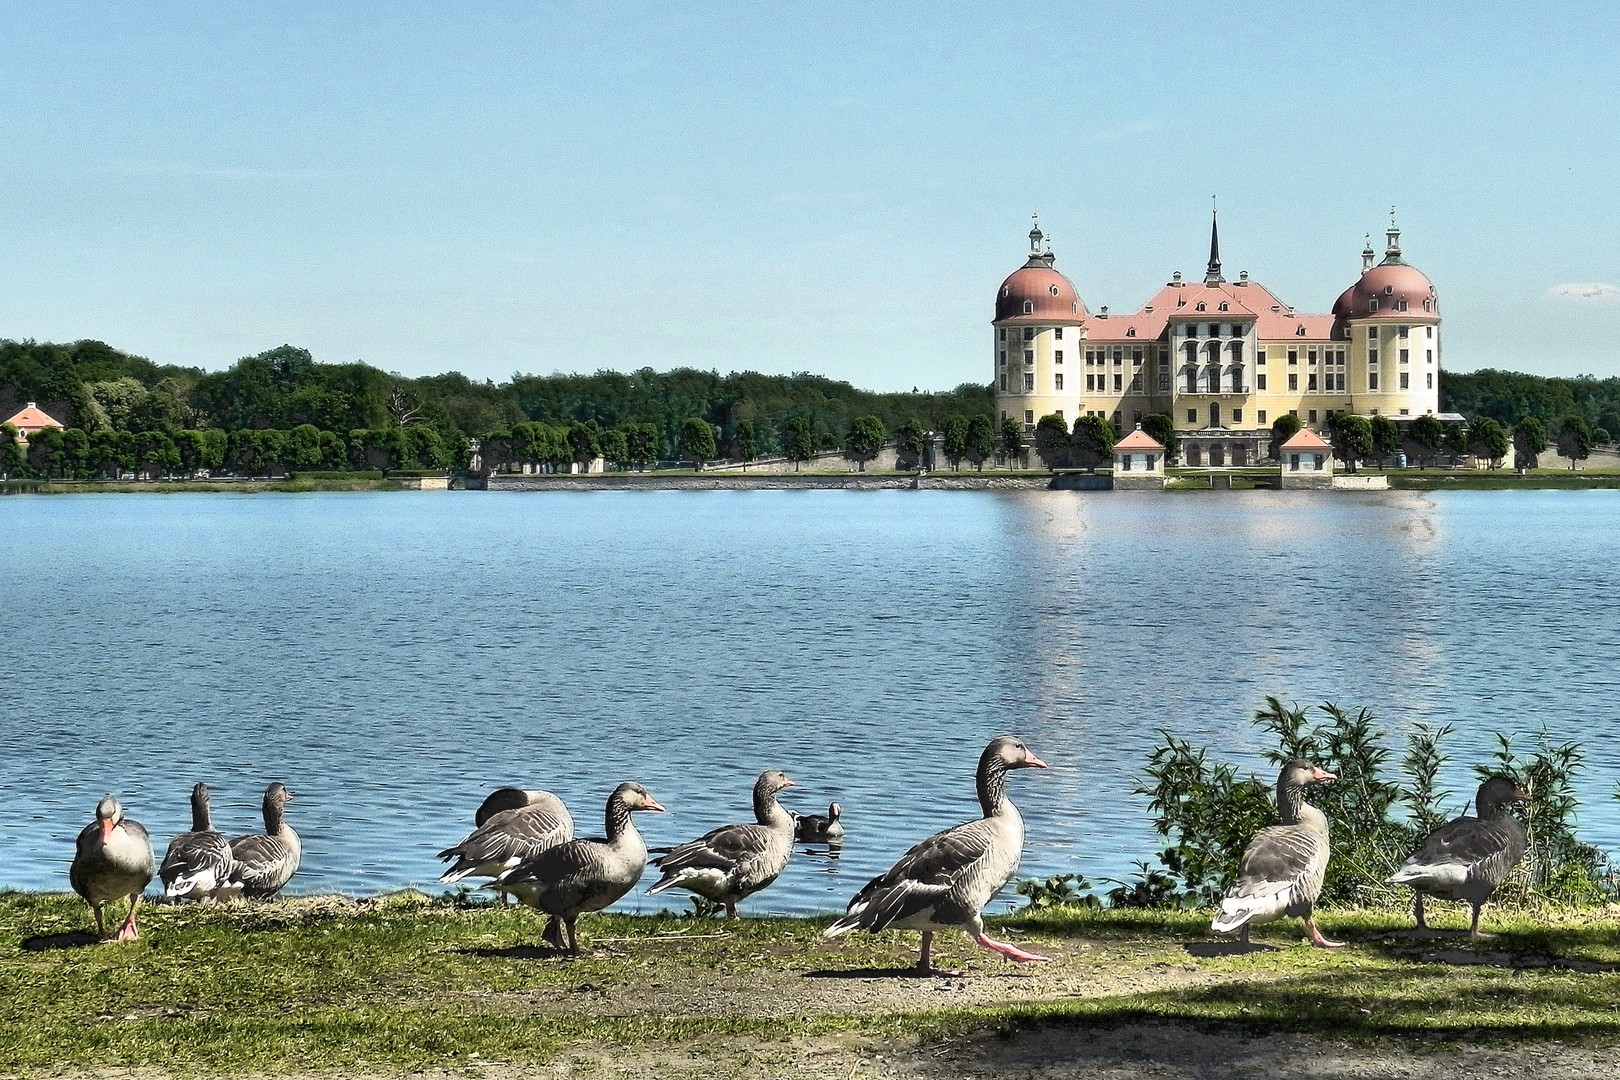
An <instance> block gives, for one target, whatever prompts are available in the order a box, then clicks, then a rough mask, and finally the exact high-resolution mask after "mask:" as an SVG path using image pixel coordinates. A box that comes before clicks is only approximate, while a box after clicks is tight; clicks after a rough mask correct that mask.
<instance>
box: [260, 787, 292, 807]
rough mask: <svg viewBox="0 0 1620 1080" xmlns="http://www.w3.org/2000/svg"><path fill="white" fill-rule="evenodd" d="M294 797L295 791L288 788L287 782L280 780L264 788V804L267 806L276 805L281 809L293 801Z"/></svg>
mask: <svg viewBox="0 0 1620 1080" xmlns="http://www.w3.org/2000/svg"><path fill="white" fill-rule="evenodd" d="M292 799H293V793H292V792H290V791H288V790H287V785H286V784H283V783H280V782H279V781H278V782H277V783H274V784H271V785H270V786H269V787H267V788H265V789H264V805H265V806H267V807H268V806H275V807H277V808H278V809H279V808H280V807H283V806H286V805H287V804H288V803H290V802H292Z"/></svg>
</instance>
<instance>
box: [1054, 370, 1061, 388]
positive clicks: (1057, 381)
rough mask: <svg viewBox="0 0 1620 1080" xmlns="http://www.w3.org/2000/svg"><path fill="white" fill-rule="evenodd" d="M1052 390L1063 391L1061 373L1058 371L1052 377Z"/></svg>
mask: <svg viewBox="0 0 1620 1080" xmlns="http://www.w3.org/2000/svg"><path fill="white" fill-rule="evenodd" d="M1052 389H1054V390H1061V389H1063V372H1061V371H1060V372H1058V373H1057V374H1056V375H1053V376H1052Z"/></svg>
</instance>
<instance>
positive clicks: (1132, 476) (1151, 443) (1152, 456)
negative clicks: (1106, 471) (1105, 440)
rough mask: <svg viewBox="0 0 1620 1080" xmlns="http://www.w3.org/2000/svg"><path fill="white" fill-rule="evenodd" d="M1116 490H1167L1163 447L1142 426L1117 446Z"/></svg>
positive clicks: (1115, 446) (1115, 461)
mask: <svg viewBox="0 0 1620 1080" xmlns="http://www.w3.org/2000/svg"><path fill="white" fill-rule="evenodd" d="M1114 487H1115V488H1163V487H1164V444H1163V443H1161V442H1160V441H1159V440H1157V439H1155V438H1154V437H1153V436H1151V435H1149V434H1148V433H1147V432H1145V431H1143V430H1142V425H1141V424H1137V425H1136V430H1135V431H1133V432H1131V433H1130V434H1129V435H1127V436H1125V437H1124V438H1123V439H1121V440H1119V442H1117V443H1115V444H1114Z"/></svg>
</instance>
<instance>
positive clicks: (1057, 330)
mask: <svg viewBox="0 0 1620 1080" xmlns="http://www.w3.org/2000/svg"><path fill="white" fill-rule="evenodd" d="M1052 336H1053V337H1054V338H1056V339H1057V340H1059V341H1062V340H1063V327H1061V326H1054V327H1052ZM1058 415H1059V416H1062V415H1063V414H1062V413H1058Z"/></svg>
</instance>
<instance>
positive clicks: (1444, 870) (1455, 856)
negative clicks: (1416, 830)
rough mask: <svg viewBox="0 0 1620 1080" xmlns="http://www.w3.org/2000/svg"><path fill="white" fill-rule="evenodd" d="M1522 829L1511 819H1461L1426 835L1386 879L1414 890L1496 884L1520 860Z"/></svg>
mask: <svg viewBox="0 0 1620 1080" xmlns="http://www.w3.org/2000/svg"><path fill="white" fill-rule="evenodd" d="M1524 849H1525V835H1524V826H1522V825H1520V824H1519V822H1518V821H1517V820H1516V819H1514V818H1511V817H1504V818H1490V819H1487V820H1481V819H1479V818H1473V817H1462V818H1458V819H1457V820H1455V821H1452V822H1448V823H1447V824H1445V825H1442V826H1440V827H1439V828H1438V829H1436V830H1434V832H1432V833H1430V834H1429V835H1428V837H1427V838H1426V839H1425V840H1424V841H1423V846H1422V847H1420V848H1418V850H1417V851H1415V852H1413V853H1412V856H1411V858H1409V859H1407V860H1406V862H1405V863H1403V864H1402V865H1401V868H1400V869H1399V870H1397V871H1396V872H1395V874H1394V875H1393V876H1392V877H1391V878H1390V879H1389V880H1390V881H1392V882H1394V883H1395V884H1398V885H1413V886H1416V887H1418V888H1447V887H1450V888H1455V887H1457V886H1459V885H1462V884H1463V883H1464V882H1466V881H1469V880H1471V879H1472V880H1480V881H1485V882H1488V883H1489V884H1490V885H1491V886H1492V887H1495V886H1497V885H1500V884H1501V883H1502V882H1503V881H1505V880H1506V879H1507V876H1508V874H1509V873H1511V872H1512V870H1513V868H1514V867H1515V866H1517V865H1518V862H1519V860H1520V859H1522V858H1523V857H1524Z"/></svg>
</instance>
